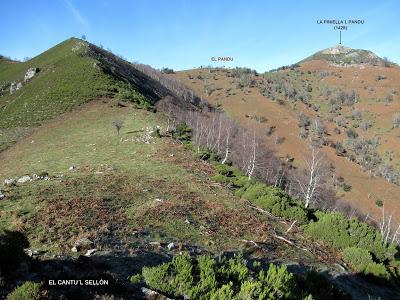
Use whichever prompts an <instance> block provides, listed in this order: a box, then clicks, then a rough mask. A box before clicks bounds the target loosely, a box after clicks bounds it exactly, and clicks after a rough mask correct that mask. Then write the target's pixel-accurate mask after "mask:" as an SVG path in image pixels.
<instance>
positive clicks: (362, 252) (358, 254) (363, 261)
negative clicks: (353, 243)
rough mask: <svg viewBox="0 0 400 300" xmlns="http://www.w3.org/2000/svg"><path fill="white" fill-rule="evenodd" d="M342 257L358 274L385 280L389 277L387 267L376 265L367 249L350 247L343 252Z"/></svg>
mask: <svg viewBox="0 0 400 300" xmlns="http://www.w3.org/2000/svg"><path fill="white" fill-rule="evenodd" d="M342 257H343V260H344V261H345V262H346V263H348V264H350V265H351V266H352V268H353V269H354V270H355V271H357V272H360V273H364V274H372V275H374V276H377V277H383V278H388V277H389V273H388V272H387V270H386V267H385V266H384V265H383V264H377V263H375V262H374V261H373V259H372V256H371V254H370V253H369V252H368V250H366V249H361V248H358V247H348V248H346V249H344V250H343V253H342Z"/></svg>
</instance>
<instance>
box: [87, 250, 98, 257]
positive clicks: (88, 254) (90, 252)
mask: <svg viewBox="0 0 400 300" xmlns="http://www.w3.org/2000/svg"><path fill="white" fill-rule="evenodd" d="M96 251H97V249H89V250H88V251H86V254H85V256H87V257H90V256H92V254H93V253H95V252H96Z"/></svg>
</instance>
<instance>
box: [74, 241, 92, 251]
mask: <svg viewBox="0 0 400 300" xmlns="http://www.w3.org/2000/svg"><path fill="white" fill-rule="evenodd" d="M93 244H94V243H93V242H92V241H91V240H89V239H88V238H80V239H78V240H77V241H76V242H75V244H74V247H73V248H76V250H77V251H82V250H89V249H92V246H93ZM73 248H72V249H73ZM72 249H71V251H72V252H74V251H73V250H72ZM77 251H75V252H77Z"/></svg>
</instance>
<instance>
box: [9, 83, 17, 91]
mask: <svg viewBox="0 0 400 300" xmlns="http://www.w3.org/2000/svg"><path fill="white" fill-rule="evenodd" d="M16 91H17V84H16V83H15V82H12V83H11V85H10V94H14V93H15V92H16Z"/></svg>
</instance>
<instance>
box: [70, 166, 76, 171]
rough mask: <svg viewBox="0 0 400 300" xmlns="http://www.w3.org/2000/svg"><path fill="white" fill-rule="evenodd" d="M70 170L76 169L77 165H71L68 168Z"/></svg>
mask: <svg viewBox="0 0 400 300" xmlns="http://www.w3.org/2000/svg"><path fill="white" fill-rule="evenodd" d="M68 170H69V171H75V170H76V167H75V166H70V167H69V168H68Z"/></svg>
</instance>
